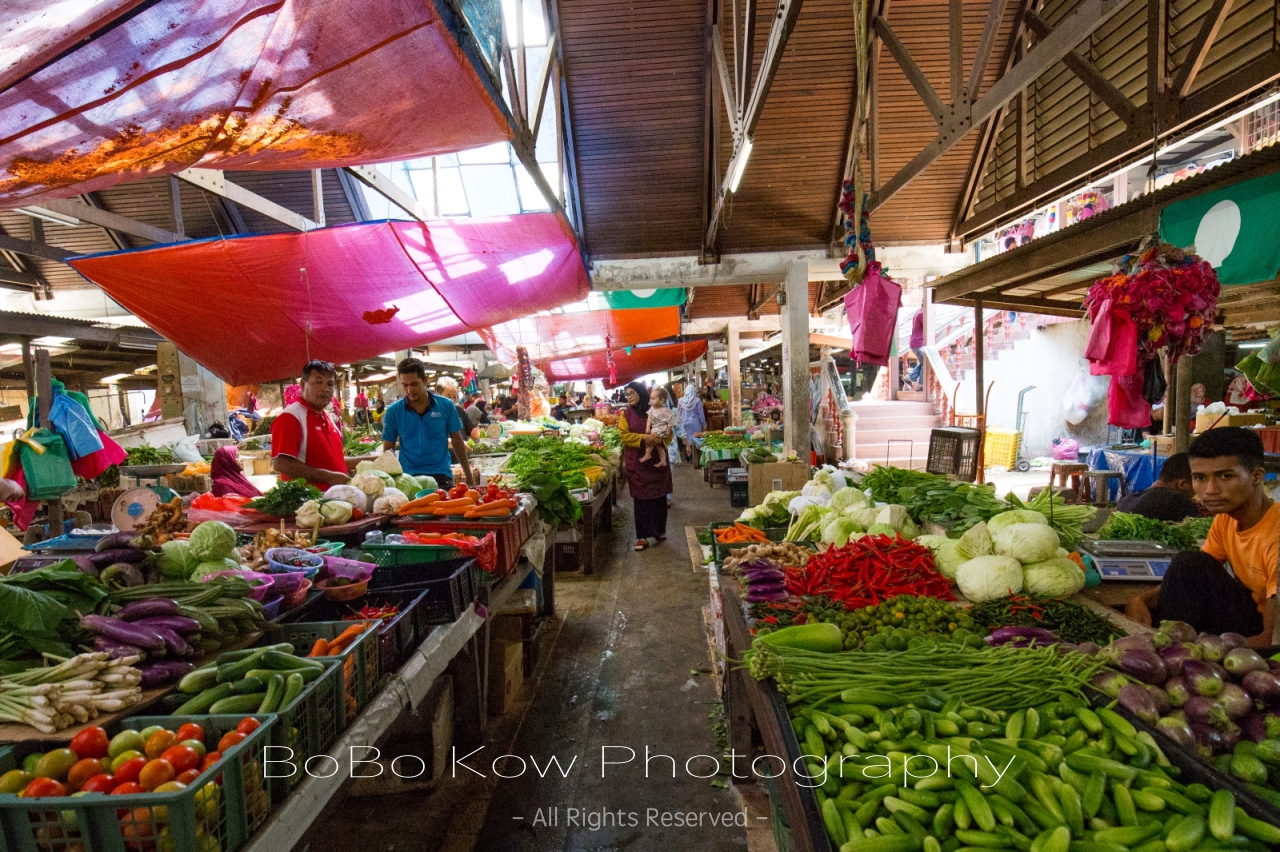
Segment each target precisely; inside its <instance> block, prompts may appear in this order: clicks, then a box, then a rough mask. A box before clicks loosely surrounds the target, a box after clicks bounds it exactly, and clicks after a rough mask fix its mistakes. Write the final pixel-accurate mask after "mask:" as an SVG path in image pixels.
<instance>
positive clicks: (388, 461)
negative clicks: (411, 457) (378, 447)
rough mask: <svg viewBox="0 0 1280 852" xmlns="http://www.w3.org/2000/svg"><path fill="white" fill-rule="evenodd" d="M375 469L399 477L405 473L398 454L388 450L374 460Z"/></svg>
mask: <svg viewBox="0 0 1280 852" xmlns="http://www.w3.org/2000/svg"><path fill="white" fill-rule="evenodd" d="M373 469H374V470H382V471H386V472H387V473H389V474H391V475H392V476H399V475H400V474H402V473H404V468H402V467H401V466H400V460H399V459H398V458H396V454H395V453H393V452H391V451H390V450H387V451H386V452H384V453H383V454H382V455H380V456H378V457H377V458H376V459H374V460H373Z"/></svg>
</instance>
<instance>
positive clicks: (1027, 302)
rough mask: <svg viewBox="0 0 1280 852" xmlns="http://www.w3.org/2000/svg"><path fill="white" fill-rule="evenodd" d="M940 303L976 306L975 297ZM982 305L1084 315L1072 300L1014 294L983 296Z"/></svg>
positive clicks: (1082, 310)
mask: <svg viewBox="0 0 1280 852" xmlns="http://www.w3.org/2000/svg"><path fill="white" fill-rule="evenodd" d="M940 304H947V305H959V306H961V307H965V308H972V307H974V300H973V299H947V300H946V301H945V302H941V303H940ZM982 307H984V308H987V309H990V310H997V311H1019V312H1021V313H1027V314H1047V315H1048V316H1053V317H1071V318H1072V319H1079V318H1080V317H1082V316H1084V309H1083V308H1081V307H1080V306H1079V305H1073V304H1071V303H1070V302H1061V301H1055V300H1052V299H1021V298H1014V297H1012V296H999V297H997V298H995V299H989V298H987V297H986V296H983V297H982Z"/></svg>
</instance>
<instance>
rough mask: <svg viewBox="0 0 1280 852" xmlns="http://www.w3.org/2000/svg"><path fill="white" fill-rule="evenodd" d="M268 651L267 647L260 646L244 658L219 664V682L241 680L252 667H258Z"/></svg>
mask: <svg viewBox="0 0 1280 852" xmlns="http://www.w3.org/2000/svg"><path fill="white" fill-rule="evenodd" d="M267 653H268V651H267V649H266V648H259V649H257V650H256V651H254V652H253V653H252V654H250V655H249V656H247V657H245V658H244V659H242V660H236V661H234V662H230V663H227V664H225V665H220V666H218V683H231V682H232V681H237V680H240V679H241V678H242V677H244V676H245V675H246V674H247V673H248V672H249V671H250V670H251V669H256V668H258V664H259V663H260V662H261V661H262V658H263V657H265V656H266V655H267Z"/></svg>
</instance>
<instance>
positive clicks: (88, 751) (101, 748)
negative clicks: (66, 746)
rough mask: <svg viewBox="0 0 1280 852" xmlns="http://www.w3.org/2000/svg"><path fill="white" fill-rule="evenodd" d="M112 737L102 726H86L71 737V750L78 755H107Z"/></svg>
mask: <svg viewBox="0 0 1280 852" xmlns="http://www.w3.org/2000/svg"><path fill="white" fill-rule="evenodd" d="M110 747H111V739H110V738H109V737H108V736H107V732H106V731H105V730H103V729H102V728H98V727H93V728H85V729H84V730H83V731H81V732H80V733H78V734H76V735H75V736H74V737H72V738H71V750H72V751H74V752H75V753H76V755H77V756H78V757H82V758H83V757H106V756H107V749H108V748H110Z"/></svg>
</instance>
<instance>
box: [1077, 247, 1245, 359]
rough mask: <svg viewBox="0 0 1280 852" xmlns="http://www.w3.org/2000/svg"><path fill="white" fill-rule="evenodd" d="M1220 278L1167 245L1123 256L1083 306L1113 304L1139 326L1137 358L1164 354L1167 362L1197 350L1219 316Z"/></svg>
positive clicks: (1200, 262)
mask: <svg viewBox="0 0 1280 852" xmlns="http://www.w3.org/2000/svg"><path fill="white" fill-rule="evenodd" d="M1220 290H1221V287H1220V285H1219V284H1218V274H1217V273H1216V272H1214V271H1213V267H1212V266H1210V265H1209V263H1208V262H1207V261H1205V260H1203V259H1201V258H1200V256H1199V255H1195V254H1189V253H1187V252H1185V251H1183V250H1182V249H1180V248H1177V247H1175V246H1171V245H1169V244H1168V243H1159V244H1158V245H1152V246H1150V247H1149V248H1146V249H1145V250H1140V251H1138V252H1135V253H1134V254H1130V255H1125V257H1124V259H1123V260H1122V261H1121V264H1120V269H1119V271H1118V272H1116V274H1114V275H1110V276H1108V277H1106V278H1101V279H1099V280H1098V281H1096V282H1094V285H1093V286H1092V287H1090V288H1089V294H1088V296H1086V297H1085V307H1086V308H1089V309H1090V310H1091V311H1092V309H1093V307H1094V306H1095V305H1099V304H1101V303H1102V302H1103V301H1105V300H1106V299H1111V300H1112V304H1113V305H1114V306H1115V307H1116V308H1121V309H1124V310H1126V311H1128V312H1129V314H1130V316H1132V317H1133V321H1134V324H1135V325H1136V326H1137V327H1138V357H1139V361H1146V360H1147V359H1149V358H1153V357H1155V356H1156V355H1157V354H1158V353H1159V352H1160V351H1161V350H1162V349H1163V350H1164V351H1165V352H1167V353H1168V355H1169V358H1170V360H1172V361H1177V360H1178V358H1179V357H1180V356H1182V355H1184V354H1185V355H1195V354H1196V353H1197V352H1199V351H1200V346H1201V344H1202V343H1203V341H1204V335H1205V332H1206V331H1207V330H1208V329H1209V328H1210V327H1211V326H1212V325H1213V320H1214V317H1215V315H1216V314H1217V311H1218V294H1219V292H1220Z"/></svg>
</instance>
